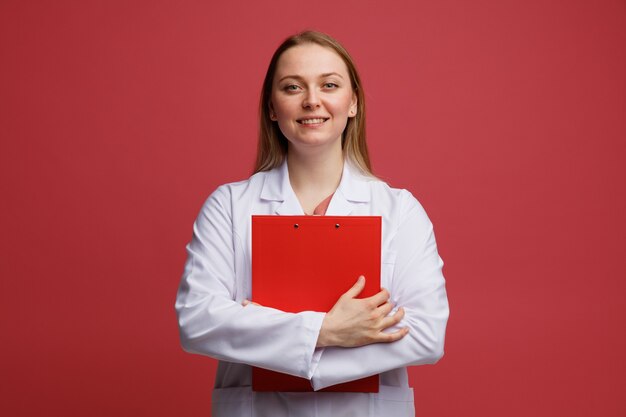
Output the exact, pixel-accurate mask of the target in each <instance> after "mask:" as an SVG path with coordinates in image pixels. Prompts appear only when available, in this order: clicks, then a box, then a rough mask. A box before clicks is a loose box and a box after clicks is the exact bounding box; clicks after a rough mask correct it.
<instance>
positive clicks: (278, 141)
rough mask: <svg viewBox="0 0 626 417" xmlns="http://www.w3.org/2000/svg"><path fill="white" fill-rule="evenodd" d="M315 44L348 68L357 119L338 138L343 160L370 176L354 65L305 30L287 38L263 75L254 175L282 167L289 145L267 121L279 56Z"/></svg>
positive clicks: (330, 42)
mask: <svg viewBox="0 0 626 417" xmlns="http://www.w3.org/2000/svg"><path fill="white" fill-rule="evenodd" d="M307 43H314V44H317V45H320V46H323V47H326V48H329V49H332V50H333V51H335V52H336V53H337V55H339V56H340V57H341V59H342V60H343V62H345V64H346V66H347V67H348V73H349V74H350V83H351V85H352V90H353V91H354V93H355V94H356V96H357V113H356V116H354V117H350V118H348V123H347V125H346V128H345V130H344V131H343V135H342V138H341V145H342V148H343V152H344V155H345V157H346V158H347V159H348V161H350V162H351V163H352V164H353V165H355V166H356V168H358V169H360V170H361V171H362V172H363V173H364V174H367V175H373V174H372V167H371V164H370V159H369V153H368V151H367V143H366V141H365V94H364V93H363V86H362V85H361V79H360V77H359V73H358V72H357V69H356V65H355V64H354V61H353V60H352V58H351V57H350V55H349V54H348V51H346V49H345V48H344V47H343V46H342V45H341V44H340V43H339V42H337V41H336V40H335V39H333V38H332V37H330V36H329V35H327V34H325V33H321V32H316V31H311V30H307V31H304V32H301V33H298V34H296V35H293V36H290V37H289V38H287V39H285V41H284V42H283V43H282V44H280V46H279V47H278V48H277V49H276V51H275V52H274V55H273V56H272V59H271V61H270V65H269V67H268V69H267V73H266V74H265V80H264V81H263V89H262V90H261V100H260V102H259V142H258V148H257V157H256V164H255V168H254V172H255V173H257V172H260V171H269V170H270V169H273V168H276V167H277V166H279V165H281V164H282V163H283V161H284V159H285V156H286V155H287V146H288V141H287V139H286V138H285V136H284V135H283V134H282V132H281V131H280V129H279V127H278V123H276V122H273V121H272V120H271V119H270V107H269V106H270V98H271V96H272V84H273V82H274V74H275V73H276V66H277V64H278V60H279V58H280V57H281V55H282V54H283V53H284V52H285V51H286V50H288V49H290V48H293V47H294V46H297V45H303V44H307Z"/></svg>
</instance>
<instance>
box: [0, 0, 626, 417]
mask: <svg viewBox="0 0 626 417" xmlns="http://www.w3.org/2000/svg"><path fill="white" fill-rule="evenodd" d="M379 3H381V4H379ZM304 28H316V29H319V30H322V31H327V32H329V33H331V34H332V35H334V36H335V37H337V38H338V39H339V40H340V41H342V42H343V43H344V44H345V45H346V47H347V48H348V49H349V50H350V51H351V53H352V54H353V56H354V58H355V60H356V61H357V63H358V65H359V67H360V70H361V74H362V77H363V80H364V84H365V90H366V93H367V99H368V106H369V108H368V111H369V114H368V129H369V131H368V133H369V143H370V147H371V151H372V154H373V163H374V168H375V171H376V172H377V173H378V174H379V175H380V176H381V177H383V178H385V179H387V180H388V181H389V182H390V183H391V184H392V185H393V186H396V187H405V188H408V189H410V190H411V191H412V192H413V193H414V194H415V195H416V196H417V197H418V199H419V200H420V201H421V202H422V204H423V205H424V206H425V207H426V209H427V211H428V213H429V215H430V217H431V219H432V220H433V223H434V224H435V231H436V234H437V238H438V243H439V247H440V253H441V256H442V257H443V258H444V261H445V262H446V266H445V268H444V273H445V275H446V277H447V282H448V287H447V288H448V291H449V298H450V304H451V317H450V322H449V327H448V334H447V343H446V356H445V357H444V359H443V360H442V361H441V362H440V363H439V364H438V365H436V366H424V367H418V368H412V369H411V371H410V375H411V379H412V383H413V385H414V387H415V401H416V409H417V414H418V415H420V416H481V417H486V416H529V415H532V416H570V417H572V416H624V415H626V401H624V400H623V394H624V387H625V385H626V384H625V379H626V378H625V377H624V374H625V373H626V364H625V359H624V353H625V352H626V336H625V328H626V326H625V321H626V320H625V319H626V302H625V300H624V294H625V289H626V288H625V287H626V285H625V279H626V256H624V252H625V249H626V220H625V215H624V214H625V213H626V193H625V188H626V187H625V180H624V179H625V178H626V146H625V144H624V141H625V139H626V121H625V118H626V116H625V115H626V3H625V2H624V1H623V0H601V1H600V0H599V1H571V0H569V1H568V0H562V1H556V0H532V1H525V2H519V1H510V0H504V1H502V0H492V1H485V0H483V1H463V0H439V1H436V2H434V1H433V2H430V1H429V2H426V1H403V2H395V1H385V2H365V1H343V2H336V1H321V2H306V3H298V2H295V1H293V0H289V1H285V0H281V1H272V2H249V3H244V2H231V3H228V4H227V3H226V2H209V1H204V2H203V1H134V2H129V1H106V2H105V1H54V2H43V1H40V2H37V1H17V0H15V1H11V0H3V1H2V2H1V3H0V48H1V49H0V53H1V56H0V136H1V148H0V187H1V188H0V193H1V194H0V195H1V197H0V207H1V213H2V215H1V218H0V268H1V271H0V272H1V278H2V280H1V288H0V290H1V291H0V309H1V310H0V314H1V317H2V319H1V321H0V323H1V324H0V326H1V328H0V332H1V333H0V334H1V337H2V343H1V347H0V349H1V358H0V366H1V368H0V374H1V375H2V376H1V377H0V414H2V415H6V416H34V415H46V416H92V417H97V416H111V415H115V416H138V415H146V416H148V415H149V416H171V415H207V416H208V415H209V414H210V411H209V410H210V392H211V386H212V382H213V371H214V366H215V363H214V362H213V361H212V360H211V359H208V358H205V357H201V356H193V355H189V354H186V353H184V352H183V351H182V350H181V348H180V346H179V342H178V334H177V326H176V320H175V314H174V309H173V304H174V297H175V293H176V288H177V286H178V282H179V278H180V275H181V272H182V267H183V263H184V259H185V252H184V246H185V244H186V242H187V241H188V240H189V238H190V237H191V226H192V222H193V220H194V218H195V216H196V214H197V212H198V210H199V208H200V206H201V204H202V202H203V201H204V199H205V198H206V197H207V196H208V194H209V193H210V192H211V191H212V190H213V189H214V188H215V187H216V186H217V185H219V184H221V183H224V182H227V181H233V180H238V179H242V178H245V177H247V176H248V175H249V173H250V170H251V167H252V163H253V159H254V152H255V141H256V109H257V100H258V95H259V91H260V86H261V80H262V77H263V75H264V72H265V70H266V66H267V64H268V61H269V58H270V56H271V54H272V52H273V50H274V49H275V48H276V46H277V45H278V44H279V43H280V42H281V41H282V39H283V38H284V37H286V36H287V35H289V34H291V33H293V32H295V31H298V30H302V29H304Z"/></svg>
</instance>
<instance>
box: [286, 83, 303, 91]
mask: <svg viewBox="0 0 626 417" xmlns="http://www.w3.org/2000/svg"><path fill="white" fill-rule="evenodd" d="M299 89H300V86H298V85H296V84H289V85H286V86H284V87H283V90H285V91H287V92H293V91H298V90H299Z"/></svg>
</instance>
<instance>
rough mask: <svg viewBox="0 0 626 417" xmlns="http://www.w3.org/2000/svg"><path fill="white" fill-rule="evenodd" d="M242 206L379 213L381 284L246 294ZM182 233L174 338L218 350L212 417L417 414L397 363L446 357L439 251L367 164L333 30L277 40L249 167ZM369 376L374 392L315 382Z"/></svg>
mask: <svg viewBox="0 0 626 417" xmlns="http://www.w3.org/2000/svg"><path fill="white" fill-rule="evenodd" d="M253 214H265V215H267V214H272V215H303V214H320V215H323V214H328V215H366V216H382V271H381V286H382V287H383V289H382V290H381V291H380V292H379V293H378V294H376V295H374V296H371V297H368V298H357V296H358V295H359V293H360V291H361V289H362V288H363V285H364V280H365V279H367V277H358V279H357V277H355V281H356V282H355V284H354V286H353V287H352V288H349V289H348V288H346V293H345V294H344V295H342V296H341V297H340V298H339V299H338V300H337V303H336V304H335V306H334V307H333V308H332V309H331V311H329V312H328V313H321V312H313V311H305V312H301V313H298V314H293V313H285V312H282V311H279V310H276V309H273V308H271V306H260V305H257V304H255V303H254V300H249V299H250V294H251V290H250V289H251V264H250V260H251V253H250V252H251V249H250V247H251V230H250V228H251V215H253ZM193 230H194V233H193V238H192V240H191V242H190V243H189V245H188V246H187V252H188V259H187V262H186V265H185V270H184V274H183V277H182V282H181V285H180V288H179V291H178V296H177V300H176V310H177V313H178V320H179V326H180V334H181V341H182V345H183V347H184V349H185V350H187V351H189V352H193V353H199V354H203V355H208V356H211V357H214V358H217V359H218V360H219V365H218V371H217V376H216V384H215V389H214V391H213V398H212V407H213V416H214V417H220V416H228V417H240V416H272V417H282V416H298V417H303V416H333V417H340V416H385V417H391V416H393V417H404V416H413V415H414V408H413V392H412V389H411V388H410V387H409V385H408V378H407V371H406V367H407V366H409V365H420V364H430V363H434V362H436V361H437V360H438V359H439V358H440V357H441V356H442V355H443V344H444V335H445V327H446V322H447V318H448V303H447V298H446V292H445V284H444V278H443V275H442V273H441V268H442V265H443V262H442V261H441V259H440V257H439V255H438V254H437V247H436V244H435V238H434V235H433V228H432V225H431V223H430V221H429V219H428V217H427V216H426V213H425V212H424V210H423V208H422V207H421V205H420V204H419V203H418V202H417V200H416V199H415V198H414V197H413V196H412V195H411V194H410V193H409V192H408V191H406V190H400V189H394V188H391V187H389V186H388V185H387V184H385V183H384V182H382V181H380V180H378V179H377V178H375V177H374V176H373V175H372V173H371V169H370V162H369V157H368V153H367V146H366V142H365V96H364V94H363V87H362V85H361V82H360V79H359V76H358V73H357V71H356V67H355V65H354V63H353V61H352V59H351V58H350V56H349V55H348V53H347V52H346V50H345V49H344V48H343V47H342V46H341V45H340V44H339V43H338V42H337V41H336V40H334V39H332V38H331V37H329V36H328V35H325V34H322V33H319V32H311V31H308V32H303V33H300V34H297V35H295V36H292V37H290V38H288V39H287V40H285V41H284V42H283V43H282V44H281V45H280V47H279V48H278V49H277V50H276V52H275V53H274V56H273V57H272V60H271V62H270V65H269V69H268V71H267V74H266V77H265V81H264V84H263V91H262V95H261V102H260V133H259V148H258V156H257V166H256V170H255V174H254V175H253V176H252V177H250V178H249V179H247V180H245V181H241V182H237V183H232V184H226V185H223V186H221V187H219V188H218V189H217V190H216V191H215V192H214V193H213V194H212V195H211V196H210V197H209V198H208V200H207V201H206V203H205V204H204V206H203V207H202V209H201V211H200V214H199V216H198V218H197V220H196V222H195V224H194V229H193ZM303 296H306V295H303ZM251 366H259V367H263V368H267V369H271V370H276V371H280V372H283V373H289V374H292V375H296V376H299V377H303V378H307V379H309V380H310V381H311V385H312V387H313V389H314V390H315V391H316V392H311V393H282V392H252V390H251ZM373 374H380V391H379V392H378V393H375V394H371V393H333V392H317V391H318V390H320V389H322V388H325V387H328V386H332V385H335V384H339V383H342V382H346V381H350V380H354V379H359V378H363V377H366V376H369V375H373Z"/></svg>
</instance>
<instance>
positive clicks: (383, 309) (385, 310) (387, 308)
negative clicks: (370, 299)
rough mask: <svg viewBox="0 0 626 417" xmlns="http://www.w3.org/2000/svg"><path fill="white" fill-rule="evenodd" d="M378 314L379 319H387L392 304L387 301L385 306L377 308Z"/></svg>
mask: <svg viewBox="0 0 626 417" xmlns="http://www.w3.org/2000/svg"><path fill="white" fill-rule="evenodd" d="M377 310H378V313H379V314H380V316H381V317H387V315H388V314H389V313H391V310H393V304H392V303H390V302H389V301H387V302H386V303H385V304H383V305H381V306H379V307H378V309H377Z"/></svg>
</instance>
